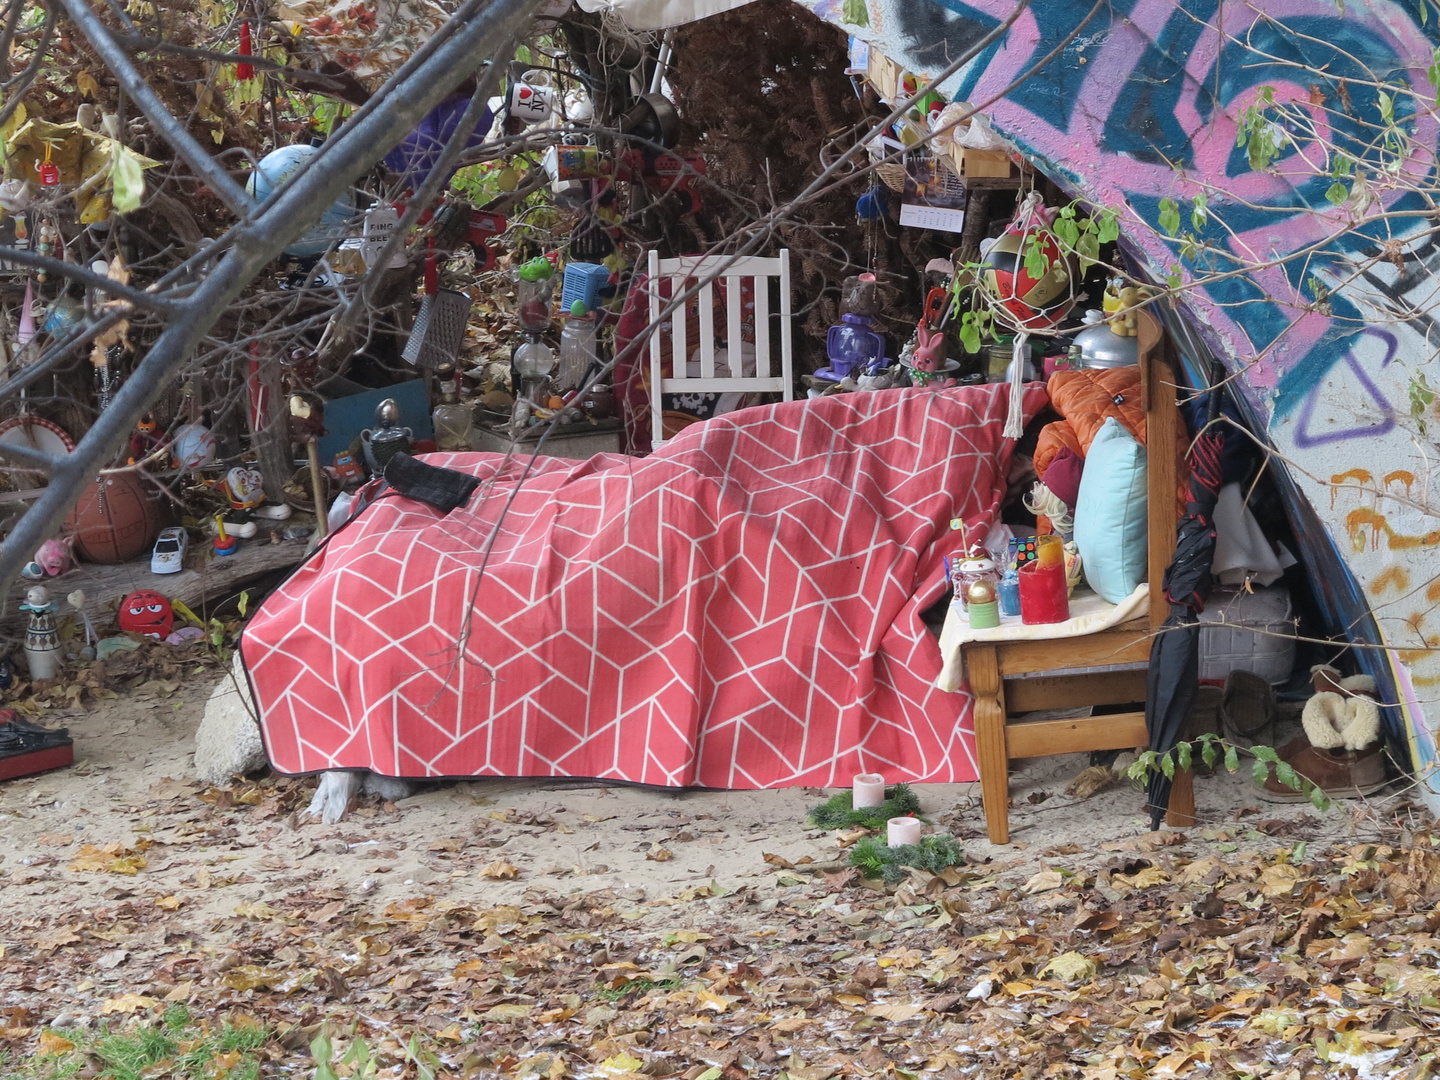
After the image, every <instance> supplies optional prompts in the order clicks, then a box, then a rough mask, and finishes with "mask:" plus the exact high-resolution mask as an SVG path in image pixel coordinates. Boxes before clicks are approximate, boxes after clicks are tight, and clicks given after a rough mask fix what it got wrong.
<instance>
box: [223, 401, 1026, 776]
mask: <svg viewBox="0 0 1440 1080" xmlns="http://www.w3.org/2000/svg"><path fill="white" fill-rule="evenodd" d="M1006 393H1007V391H1006V389H1005V387H1003V386H994V387H973V388H963V389H952V390H941V391H919V390H893V391H880V392H874V393H860V394H846V395H840V396H833V397H827V398H823V399H818V400H813V401H796V402H789V403H785V404H780V405H774V406H766V407H762V408H755V409H746V410H742V411H740V412H736V413H732V414H730V415H727V416H724V417H720V418H717V419H715V420H711V421H709V422H707V423H704V424H698V425H695V426H693V427H691V428H689V429H688V430H686V431H685V432H683V433H682V434H680V435H679V436H678V437H676V438H675V439H673V440H672V441H671V442H669V443H668V444H667V445H665V446H664V447H663V449H661V450H660V451H659V452H657V453H655V454H653V455H651V456H650V457H647V458H644V459H636V458H633V457H626V456H623V455H618V454H614V455H612V454H602V455H598V456H596V457H594V458H592V459H590V460H588V461H583V462H576V461H570V460H564V459H555V458H544V459H537V460H534V461H533V462H532V461H531V460H530V459H528V458H525V457H520V456H516V457H514V458H512V459H510V460H508V461H507V460H506V459H505V457H504V456H502V455H498V454H433V455H429V456H428V457H426V459H425V460H426V461H427V462H429V463H431V464H436V465H443V466H445V467H448V468H451V469H458V470H462V471H464V472H467V473H470V474H473V475H474V476H476V477H478V478H479V479H481V481H482V484H481V486H480V488H479V489H478V490H477V491H476V492H475V494H474V495H473V496H472V497H471V498H470V500H469V502H468V504H467V505H465V506H463V507H461V508H460V509H457V510H454V511H452V512H451V513H449V514H448V515H442V514H441V513H439V512H438V511H436V510H434V509H432V508H431V507H429V506H427V505H425V504H423V503H419V502H415V501H413V500H410V499H407V498H404V497H402V496H400V495H398V494H397V493H395V492H394V491H387V492H386V493H384V494H382V495H381V496H380V497H379V498H377V499H376V500H375V502H374V503H373V504H372V505H370V506H369V507H368V508H366V509H365V510H364V511H363V512H362V513H360V514H359V515H357V516H356V517H355V518H354V519H353V520H352V521H350V522H349V523H348V524H346V525H345V526H344V527H343V528H341V529H340V530H338V531H337V532H336V533H334V534H333V535H332V536H331V537H330V538H329V539H328V540H327V541H326V542H325V543H324V544H323V545H322V546H321V547H320V548H319V549H318V550H317V551H316V552H315V553H314V554H313V555H312V556H311V557H310V558H309V559H308V560H307V561H306V562H305V563H304V564H303V565H302V566H301V567H300V568H299V569H298V570H297V571H296V572H295V573H294V574H293V575H292V576H291V577H290V578H289V579H288V580H287V581H286V582H285V583H284V584H283V585H282V586H281V587H280V588H278V589H277V590H276V591H275V592H273V593H272V594H271V595H270V596H269V597H268V598H267V599H266V600H265V602H264V603H263V604H262V605H261V606H260V608H259V610H258V611H257V612H256V613H255V615H254V617H253V618H252V619H251V621H250V623H249V625H248V626H247V627H246V629H245V632H244V634H243V636H242V639H241V654H242V657H243V659H244V662H245V666H246V668H247V670H248V673H249V676H250V680H251V686H252V689H253V692H254V697H255V701H256V704H257V706H258V710H259V719H260V725H261V729H262V732H263V735H264V739H265V746H266V750H267V752H268V753H269V756H270V760H271V762H272V764H273V765H274V767H275V768H276V769H277V770H279V771H280V772H284V773H292V774H294V773H307V772H314V771H319V770H325V769H370V770H373V771H374V772H377V773H380V774H383V775H386V776H398V777H472V776H513V777H527V776H534V777H541V776H543V777H587V778H605V779H613V780H618V781H630V782H635V783H642V784H654V785H663V786H667V787H682V786H691V785H700V786H706V787H716V788H760V787H770V786H784V785H796V784H809V785H819V786H832V785H837V784H848V783H849V781H850V779H851V776H852V775H853V774H854V773H856V772H861V771H868V772H880V773H883V774H884V775H885V777H886V778H887V779H888V780H890V781H891V782H897V781H901V780H905V781H930V782H955V781H968V780H973V779H975V777H976V775H977V774H976V767H975V755H974V737H973V733H972V728H971V719H970V711H971V699H970V696H969V694H968V693H959V694H947V693H944V692H942V691H940V690H938V689H936V688H935V685H934V684H935V681H936V678H937V677H938V676H939V674H940V668H941V659H940V651H939V649H938V648H937V645H936V641H935V638H934V636H933V635H932V634H931V633H930V632H929V631H928V630H927V628H926V627H925V625H924V623H923V622H922V620H921V612H922V611H924V610H925V609H926V608H927V607H928V606H930V605H931V604H933V603H934V602H935V601H936V600H937V599H938V598H939V597H940V596H941V595H942V594H943V593H944V592H945V589H946V584H945V580H944V570H943V556H945V555H947V554H953V553H955V552H956V551H958V550H959V548H960V533H958V532H954V531H951V529H950V527H949V526H950V521H951V519H952V518H962V519H964V521H965V522H966V524H967V526H968V528H969V532H970V534H971V535H972V536H973V535H975V534H976V533H977V532H978V534H979V535H982V536H983V535H984V534H985V529H986V528H988V526H989V524H990V522H991V520H992V519H993V517H994V515H995V513H996V511H997V508H998V505H999V502H1000V499H1001V497H1002V496H1003V494H1004V491H1005V478H1006V473H1007V469H1008V464H1009V457H1010V452H1011V448H1012V447H1013V443H1011V442H1010V441H1009V440H1006V439H1003V438H1002V437H1001V434H1000V432H1001V428H1002V426H1003V422H1004V416H1005V409H1006ZM1044 401H1045V397H1044V390H1043V388H1042V387H1040V386H1039V385H1038V384H1037V385H1035V386H1033V387H1031V388H1029V389H1028V390H1027V395H1026V398H1025V405H1026V416H1027V419H1028V418H1029V416H1031V415H1033V414H1034V412H1035V411H1036V410H1037V409H1038V408H1040V407H1041V406H1042V405H1043V404H1044ZM527 470H528V472H527ZM522 475H523V480H522Z"/></svg>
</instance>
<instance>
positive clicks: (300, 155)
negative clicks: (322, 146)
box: [245, 143, 359, 259]
mask: <svg viewBox="0 0 1440 1080" xmlns="http://www.w3.org/2000/svg"><path fill="white" fill-rule="evenodd" d="M319 152H320V150H319V148H318V147H315V146H310V145H309V144H306V143H299V144H296V145H295V146H282V147H280V149H278V150H272V151H271V152H270V153H268V154H266V155H265V156H264V157H263V158H261V159H260V161H259V164H257V165H256V166H255V168H254V170H253V171H252V172H251V173H250V179H248V180H247V181H246V182H245V190H246V191H248V192H249V193H250V194H251V195H253V196H254V197H255V198H256V199H258V200H260V201H261V202H263V201H264V200H265V199H267V198H269V197H270V193H271V192H273V191H274V190H275V189H276V188H278V187H280V186H282V185H283V184H284V183H285V182H286V181H287V180H289V179H290V178H291V177H292V176H294V175H295V174H296V173H298V172H299V171H300V170H301V169H302V168H304V167H305V165H306V164H308V163H309V162H310V161H311V159H313V158H314V157H315V155H316V154H318V153H319ZM358 214H359V210H358V209H357V208H356V206H355V203H354V201H353V200H352V198H351V196H350V195H348V194H347V195H343V196H341V197H340V198H339V199H337V200H335V204H334V205H333V206H331V207H330V209H328V210H326V211H325V212H324V213H323V214H321V215H320V220H319V221H318V222H317V223H316V224H315V226H314V228H311V229H309V230H308V231H306V233H305V234H304V235H303V236H301V237H300V239H299V240H296V241H295V242H294V243H293V244H291V245H290V246H289V247H287V248H286V249H285V254H287V255H293V256H295V257H296V258H300V259H303V258H307V257H310V256H314V255H320V254H322V253H323V252H324V251H325V249H326V248H328V247H329V246H330V245H331V244H333V243H334V242H336V241H337V240H343V239H344V238H345V236H346V235H347V234H348V232H349V229H350V225H351V223H352V222H353V221H354V220H355V218H356V216H357V215H358Z"/></svg>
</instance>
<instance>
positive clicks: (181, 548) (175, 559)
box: [150, 528, 190, 574]
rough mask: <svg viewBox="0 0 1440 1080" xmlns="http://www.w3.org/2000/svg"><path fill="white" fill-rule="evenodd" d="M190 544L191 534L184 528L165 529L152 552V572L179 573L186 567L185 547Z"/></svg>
mask: <svg viewBox="0 0 1440 1080" xmlns="http://www.w3.org/2000/svg"><path fill="white" fill-rule="evenodd" d="M189 546H190V534H189V533H187V532H186V531H185V530H184V529H178V528H175V529H164V530H162V531H161V533H160V537H159V539H157V540H156V541H155V550H154V551H153V552H151V553H150V572H151V573H152V574H178V573H179V572H180V571H181V570H184V569H185V549H186V548H187V547H189Z"/></svg>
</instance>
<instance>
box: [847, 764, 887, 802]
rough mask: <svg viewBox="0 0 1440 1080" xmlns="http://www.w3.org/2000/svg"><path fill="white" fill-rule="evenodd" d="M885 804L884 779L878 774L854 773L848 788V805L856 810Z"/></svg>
mask: <svg viewBox="0 0 1440 1080" xmlns="http://www.w3.org/2000/svg"><path fill="white" fill-rule="evenodd" d="M884 804H885V777H883V776H881V775H880V774H879V773H856V774H855V779H854V780H853V781H851V786H850V805H851V807H853V808H854V809H856V810H864V809H866V808H868V807H872V806H883V805H884Z"/></svg>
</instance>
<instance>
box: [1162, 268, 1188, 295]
mask: <svg viewBox="0 0 1440 1080" xmlns="http://www.w3.org/2000/svg"><path fill="white" fill-rule="evenodd" d="M1184 283H1185V279H1184V278H1183V277H1182V276H1181V274H1180V266H1179V264H1178V263H1177V264H1176V265H1174V266H1172V267H1170V272H1169V273H1168V274H1166V275H1165V284H1166V285H1168V286H1169V287H1170V288H1172V289H1178V288H1180V286H1181V285H1183V284H1184Z"/></svg>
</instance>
